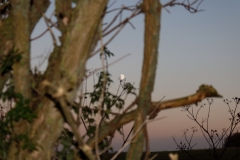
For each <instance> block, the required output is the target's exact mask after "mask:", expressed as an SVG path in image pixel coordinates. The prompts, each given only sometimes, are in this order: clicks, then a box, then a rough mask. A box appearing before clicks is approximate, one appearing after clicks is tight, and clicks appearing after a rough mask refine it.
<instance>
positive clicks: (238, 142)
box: [224, 132, 240, 147]
mask: <svg viewBox="0 0 240 160" xmlns="http://www.w3.org/2000/svg"><path fill="white" fill-rule="evenodd" d="M224 146H227V147H239V146H240V133H239V132H236V133H233V134H232V136H231V137H229V139H228V137H226V138H225V139H224Z"/></svg>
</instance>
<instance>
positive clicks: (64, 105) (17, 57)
mask: <svg viewBox="0 0 240 160" xmlns="http://www.w3.org/2000/svg"><path fill="white" fill-rule="evenodd" d="M201 2H202V1H201V0H194V1H191V2H190V1H185V0H184V1H183V2H178V1H177V0H171V1H169V2H168V3H166V4H161V3H160V2H159V1H156V0H143V1H140V2H139V3H138V4H136V5H135V6H123V7H121V8H116V9H113V10H111V9H109V6H108V0H88V1H80V0H65V1H60V0H56V1H55V7H56V9H55V12H54V14H55V17H56V19H57V21H56V22H53V21H52V20H51V17H47V16H46V15H45V11H46V10H47V8H48V7H49V4H50V2H49V1H48V0H42V1H37V0H12V1H9V0H2V1H0V4H1V5H0V10H1V19H0V37H1V39H0V44H1V45H0V54H1V62H0V66H1V75H0V89H1V90H3V87H4V85H5V84H6V82H7V80H10V81H11V82H12V83H11V86H10V87H9V89H11V91H12V92H11V93H12V94H6V93H10V92H4V93H5V96H7V97H8V98H12V99H14V101H15V102H16V106H15V108H16V109H18V111H21V112H17V113H24V114H18V115H17V116H14V114H15V113H16V112H14V110H12V112H10V113H11V114H10V116H9V117H10V118H9V119H7V120H8V121H11V125H10V132H9V136H10V146H8V156H7V159H13V160H16V159H29V160H30V159H43V160H46V159H51V158H52V156H53V155H52V148H53V147H54V144H55V143H56V141H57V140H58V138H59V137H60V135H61V133H62V131H63V123H64V122H67V123H68V124H69V126H70V128H71V131H72V134H73V135H74V137H75V139H76V148H75V153H76V154H75V155H76V157H78V156H77V152H82V153H83V154H84V155H85V156H86V157H88V159H96V158H97V159H99V158H100V157H99V154H100V151H99V150H98V144H99V143H100V142H102V141H103V140H104V139H105V138H106V137H108V136H111V135H113V134H114V133H115V131H116V130H117V129H119V128H120V127H121V126H123V125H125V124H127V123H129V122H131V121H133V122H134V130H133V135H134V136H133V137H132V141H131V143H130V144H131V146H130V149H129V151H128V155H127V159H129V160H130V159H131V160H132V159H140V157H141V153H142V152H143V149H144V144H145V145H146V147H145V148H146V152H147V154H146V158H147V157H148V153H149V147H148V139H149V137H148V132H147V127H146V125H147V122H149V121H150V119H154V118H155V117H156V116H157V113H158V112H159V111H160V110H163V109H168V108H175V107H179V106H184V105H189V104H193V103H197V102H199V101H201V100H202V99H204V98H206V97H220V95H219V94H218V93H217V91H216V90H215V89H214V88H213V87H212V86H208V85H201V86H200V87H199V89H198V91H197V92H196V93H195V94H193V95H189V96H186V97H183V98H179V99H173V100H168V101H159V102H152V100H151V93H152V91H153V87H154V82H155V74H156V68H157V60H158V44H159V37H160V27H161V13H162V9H163V8H164V9H166V10H167V7H173V6H183V7H184V8H186V10H188V11H189V12H191V13H196V12H199V11H201V10H199V9H198V7H199V5H200V4H201ZM72 3H74V4H75V7H74V8H73V7H72ZM109 5H111V4H109ZM125 10H128V11H131V15H130V16H129V17H126V18H125V19H122V20H121V18H120V20H121V21H120V22H119V23H118V24H116V23H115V22H116V19H117V18H119V17H121V15H122V12H123V11H125ZM114 11H117V14H116V15H115V16H114V18H113V19H112V21H110V22H109V23H107V26H106V25H103V24H102V21H103V18H104V16H105V15H106V14H110V13H111V14H114V13H115V12H114ZM167 11H168V10H167ZM139 14H144V15H145V33H144V35H145V36H144V51H143V54H144V61H143V64H142V77H141V84H140V90H139V95H138V96H137V98H136V99H135V100H134V101H133V102H132V104H130V105H129V106H128V107H127V109H126V110H124V111H123V114H120V115H115V116H113V118H112V119H111V120H109V121H106V122H105V123H101V122H99V120H100V119H101V114H100V113H101V111H102V110H104V107H103V106H102V102H103V100H104V93H105V91H106V85H107V76H106V75H107V72H106V70H105V68H106V62H104V58H102V62H103V63H102V64H103V67H102V69H103V81H102V89H101V94H100V95H101V96H100V97H99V101H98V102H99V105H98V108H97V112H98V113H99V114H96V117H95V120H96V125H95V127H96V128H95V132H94V134H92V135H90V136H89V137H88V138H87V140H86V141H85V140H83V135H82V134H81V133H79V132H78V130H77V125H76V121H75V119H74V118H73V116H72V114H71V112H70V111H71V109H72V108H74V107H75V106H76V104H75V99H76V96H77V92H78V88H79V86H81V84H82V82H83V79H84V77H85V73H86V69H85V65H86V62H87V60H88V59H89V58H90V57H92V56H94V55H96V54H98V53H99V52H100V54H102V53H103V51H104V47H105V46H106V45H107V44H108V43H109V42H110V41H111V40H112V39H113V38H114V37H115V36H116V35H117V34H118V33H119V32H120V31H121V29H122V28H123V27H124V26H125V25H126V24H130V25H131V26H133V24H132V23H131V22H130V20H131V19H132V18H134V17H136V16H137V15H139ZM40 18H43V19H44V21H45V22H46V26H47V30H46V31H45V32H44V33H46V32H49V33H50V34H51V36H52V41H53V44H54V50H53V51H52V53H51V55H50V57H49V59H48V67H47V69H46V71H45V72H44V74H40V73H38V72H34V73H33V72H31V71H30V54H31V53H30V41H31V40H35V39H36V38H40V37H41V35H43V34H44V33H43V34H41V35H39V36H38V37H36V38H33V39H30V35H31V33H32V31H33V29H34V28H35V26H36V24H37V22H38V21H39V19H40ZM52 27H55V28H57V29H58V30H59V31H60V32H61V34H62V35H61V37H60V42H61V45H60V46H58V45H57V42H56V37H55V35H54V32H53V31H52ZM133 27H134V26H133ZM110 34H111V36H112V37H110V38H109V40H108V41H107V42H106V43H105V44H103V43H102V38H103V37H106V36H107V35H110ZM97 43H99V44H100V46H101V47H100V48H99V49H96V46H97ZM12 71H13V72H12ZM8 91H9V90H8ZM134 105H136V106H137V107H136V108H135V109H132V107H133V106H134ZM82 107H83V106H80V107H79V111H82V112H84V110H81V109H83V108H82ZM16 109H15V110H16ZM130 109H131V110H130ZM13 113H14V114H13ZM93 151H94V152H93Z"/></svg>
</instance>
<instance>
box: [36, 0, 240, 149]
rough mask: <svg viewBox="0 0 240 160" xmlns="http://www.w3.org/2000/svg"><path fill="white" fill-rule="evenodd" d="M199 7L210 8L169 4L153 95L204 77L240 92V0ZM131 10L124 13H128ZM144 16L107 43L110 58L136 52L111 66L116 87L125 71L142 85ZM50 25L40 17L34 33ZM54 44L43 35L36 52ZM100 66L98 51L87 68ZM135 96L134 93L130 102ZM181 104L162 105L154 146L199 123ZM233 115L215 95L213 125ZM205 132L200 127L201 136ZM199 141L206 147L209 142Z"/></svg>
mask: <svg viewBox="0 0 240 160" xmlns="http://www.w3.org/2000/svg"><path fill="white" fill-rule="evenodd" d="M166 2H168V0H164V1H162V3H163V4H164V3H166ZM136 3H137V0H132V1H129V0H122V1H121V0H118V1H117V2H116V3H115V5H114V6H113V7H112V8H114V7H120V6H121V5H122V4H124V5H125V6H127V5H130V4H136ZM200 8H201V9H204V10H205V11H203V12H199V13H196V14H191V13H189V12H188V11H186V10H185V9H184V8H183V7H180V6H176V7H172V8H168V10H169V11H170V12H171V13H168V12H166V11H165V10H163V11H162V20H161V36H160V47H159V60H158V69H157V76H156V80H155V81H156V83H155V87H154V92H153V95H152V98H153V100H160V99H161V98H162V97H163V96H166V97H165V100H167V99H172V98H178V97H181V96H186V95H189V94H192V93H195V91H196V90H197V89H198V87H199V86H200V85H201V84H203V83H204V84H211V85H213V86H214V87H215V88H216V89H217V90H218V91H219V93H220V94H222V95H223V96H224V97H225V98H232V97H235V96H238V97H239V96H240V84H239V82H240V74H239V68H240V63H239V62H240V1H239V0H228V1H226V0H205V1H203V3H202V4H201V6H200ZM50 10H53V8H50V9H49V12H48V14H51V13H50V12H51V11H50ZM127 13H128V12H126V14H125V15H129V13H128V14H127ZM109 18H110V16H108V17H106V19H105V21H106V22H107V21H109ZM143 20H144V17H143V15H140V16H138V17H136V18H135V19H133V20H131V22H132V23H133V24H134V26H135V27H136V29H135V30H134V29H132V27H131V26H130V25H127V26H126V27H125V28H124V29H123V30H122V32H121V33H120V34H119V35H118V36H117V37H116V38H115V40H114V41H113V42H111V43H110V44H109V45H108V48H109V50H111V51H112V52H113V53H114V54H115V56H114V57H113V58H112V59H110V60H109V61H110V62H111V61H114V60H116V59H117V58H119V57H121V56H123V55H124V54H127V53H131V56H128V57H127V58H125V59H123V60H122V61H120V62H119V63H117V64H115V65H113V66H111V67H110V68H109V71H110V73H111V74H112V79H113V80H114V81H115V84H116V85H115V86H112V88H111V89H112V90H115V89H116V88H117V87H118V85H117V84H118V76H119V75H120V74H121V73H123V74H124V75H125V76H126V78H127V81H128V82H134V83H135V86H136V87H138V86H139V82H140V77H141V64H142V58H143V57H142V55H143V29H144V23H143ZM45 29H46V25H45V23H43V22H41V23H39V25H38V27H37V28H36V29H35V31H34V33H33V34H32V37H35V36H37V35H39V34H40V33H42V32H43V31H44V30H45ZM56 33H58V32H56ZM104 41H105V42H106V41H107V39H104ZM51 46H52V42H51V37H50V35H49V34H46V35H44V36H43V37H42V38H41V39H39V40H37V41H34V42H33V43H32V57H36V56H37V55H40V54H42V53H44V54H47V53H49V50H51V48H52V47H51ZM37 61H39V59H35V60H32V64H33V65H35V64H38V63H37ZM100 66H101V62H100V60H99V56H96V57H94V58H91V59H90V60H89V61H88V63H87V68H88V69H91V68H93V69H94V68H97V67H100ZM130 101H131V99H129V100H128V103H129V102H130ZM180 110H181V109H180V108H179V109H172V110H167V111H161V112H160V113H159V117H161V116H166V118H165V119H164V120H161V121H157V122H154V123H152V124H150V125H149V126H148V128H149V135H150V137H151V138H150V148H151V150H174V149H175V148H176V146H175V145H174V142H173V141H172V139H171V136H173V135H175V136H176V137H180V136H182V130H183V129H184V128H191V127H192V126H196V125H195V123H194V122H192V121H190V120H189V119H188V118H187V116H186V115H187V114H186V113H184V112H181V111H180ZM206 110H207V108H206V107H205V108H204V110H203V111H202V112H201V115H200V116H199V117H200V118H202V117H206ZM228 118H229V116H228V112H227V106H226V105H225V104H224V103H223V102H222V100H221V99H216V100H215V103H214V104H213V106H212V116H211V119H210V120H211V123H210V125H211V126H212V128H213V129H217V130H219V131H220V130H221V129H222V128H224V127H227V124H228V123H229V121H228ZM127 128H129V127H126V128H125V130H126V131H127ZM200 135H201V133H200V131H198V132H197V136H200ZM118 139H120V138H118ZM180 139H181V137H180V138H179V140H180ZM196 139H198V140H199V139H201V138H199V137H196ZM118 144H119V142H118V141H115V142H114V148H115V149H117V148H118V146H119V145H120V144H119V145H118ZM199 146H201V147H204V144H201V145H199ZM205 147H207V146H206V144H205Z"/></svg>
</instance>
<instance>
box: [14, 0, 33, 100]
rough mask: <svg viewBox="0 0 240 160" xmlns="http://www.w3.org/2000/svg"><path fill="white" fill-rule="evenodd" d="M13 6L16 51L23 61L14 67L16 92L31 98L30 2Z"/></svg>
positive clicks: (20, 1) (15, 2) (22, 2)
mask: <svg viewBox="0 0 240 160" xmlns="http://www.w3.org/2000/svg"><path fill="white" fill-rule="evenodd" d="M12 6H13V8H12V13H13V32H14V39H13V43H14V49H15V50H18V52H19V53H20V54H21V60H20V61H19V62H17V63H14V65H13V78H14V86H15V92H17V93H21V94H23V95H24V97H25V98H30V97H31V81H30V77H31V73H30V23H29V11H30V0H28V1H26V0H14V1H12Z"/></svg>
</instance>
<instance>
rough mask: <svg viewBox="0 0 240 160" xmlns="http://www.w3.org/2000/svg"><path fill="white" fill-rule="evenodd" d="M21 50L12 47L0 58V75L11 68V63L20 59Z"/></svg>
mask: <svg viewBox="0 0 240 160" xmlns="http://www.w3.org/2000/svg"><path fill="white" fill-rule="evenodd" d="M21 57H22V56H21V52H19V51H18V50H14V47H13V48H12V49H11V50H10V51H9V53H8V54H7V56H6V57H1V58H0V63H2V65H1V68H0V73H1V75H4V74H6V73H8V72H10V71H11V70H12V65H13V64H14V63H16V62H19V61H20V60H21Z"/></svg>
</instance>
